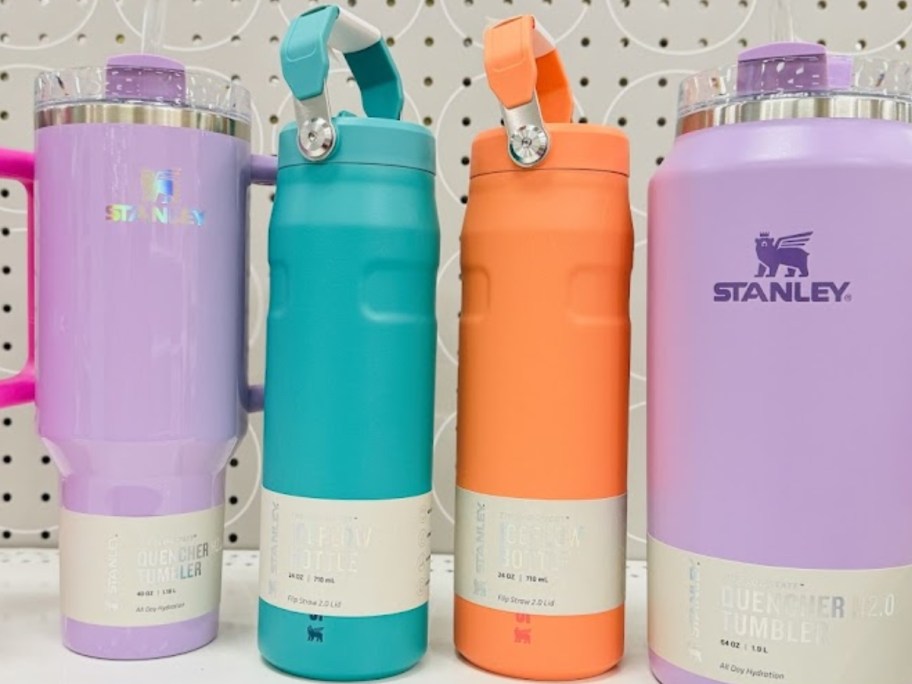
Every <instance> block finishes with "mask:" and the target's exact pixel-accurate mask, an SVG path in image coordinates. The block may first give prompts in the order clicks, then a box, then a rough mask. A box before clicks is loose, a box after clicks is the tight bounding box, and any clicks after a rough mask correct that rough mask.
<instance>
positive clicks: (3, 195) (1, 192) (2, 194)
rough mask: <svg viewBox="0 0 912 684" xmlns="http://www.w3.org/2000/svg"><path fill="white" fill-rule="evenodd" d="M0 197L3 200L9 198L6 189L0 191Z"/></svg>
mask: <svg viewBox="0 0 912 684" xmlns="http://www.w3.org/2000/svg"><path fill="white" fill-rule="evenodd" d="M0 197H2V198H3V199H6V198H7V197H9V190H7V189H6V188H3V189H2V190H0Z"/></svg>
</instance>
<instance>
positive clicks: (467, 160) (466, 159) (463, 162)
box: [462, 157, 472, 166]
mask: <svg viewBox="0 0 912 684" xmlns="http://www.w3.org/2000/svg"><path fill="white" fill-rule="evenodd" d="M471 163H472V160H471V159H469V158H468V157H463V158H462V165H463V166H468V165H469V164H471Z"/></svg>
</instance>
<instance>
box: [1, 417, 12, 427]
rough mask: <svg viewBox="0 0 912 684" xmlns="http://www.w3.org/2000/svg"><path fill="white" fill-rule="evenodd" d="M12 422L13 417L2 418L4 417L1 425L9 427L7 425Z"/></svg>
mask: <svg viewBox="0 0 912 684" xmlns="http://www.w3.org/2000/svg"><path fill="white" fill-rule="evenodd" d="M12 424H13V419H12V418H4V419H3V426H4V427H9V426H10V425H12Z"/></svg>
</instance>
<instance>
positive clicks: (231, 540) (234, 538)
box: [228, 532, 238, 544]
mask: <svg viewBox="0 0 912 684" xmlns="http://www.w3.org/2000/svg"><path fill="white" fill-rule="evenodd" d="M237 540H238V536H237V535H236V534H235V533H234V532H232V533H231V534H229V535H228V542H229V543H231V544H237Z"/></svg>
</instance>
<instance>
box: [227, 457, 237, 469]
mask: <svg viewBox="0 0 912 684" xmlns="http://www.w3.org/2000/svg"><path fill="white" fill-rule="evenodd" d="M238 463H239V461H238V460H237V459H236V458H232V459H231V460H230V461H228V465H230V466H231V467H232V468H237V467H238Z"/></svg>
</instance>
